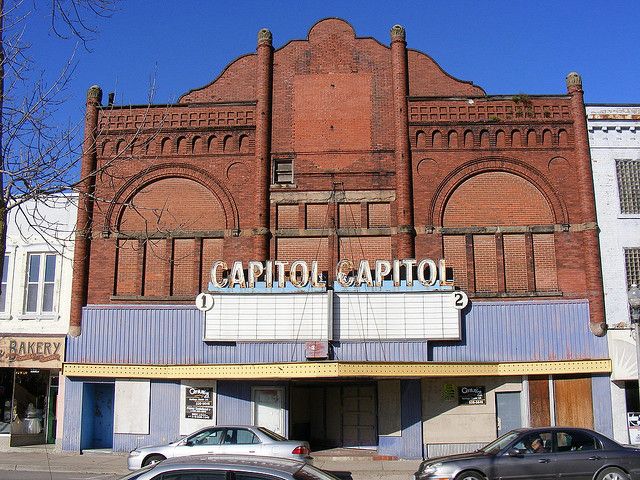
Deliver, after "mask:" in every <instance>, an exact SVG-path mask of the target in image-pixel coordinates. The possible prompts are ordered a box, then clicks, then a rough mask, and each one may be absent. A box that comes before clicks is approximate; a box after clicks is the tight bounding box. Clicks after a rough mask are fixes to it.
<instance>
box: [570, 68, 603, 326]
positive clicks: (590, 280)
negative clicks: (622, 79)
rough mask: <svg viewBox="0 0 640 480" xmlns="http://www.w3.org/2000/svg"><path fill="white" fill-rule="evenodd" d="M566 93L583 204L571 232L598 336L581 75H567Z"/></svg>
mask: <svg viewBox="0 0 640 480" xmlns="http://www.w3.org/2000/svg"><path fill="white" fill-rule="evenodd" d="M567 93H568V94H569V95H570V96H571V114H572V116H573V122H574V123H573V127H574V129H573V131H574V136H575V139H574V141H575V150H576V154H577V158H578V169H577V170H578V175H579V176H580V204H581V208H582V222H581V228H580V230H581V231H579V232H575V233H574V235H580V236H582V240H583V245H584V251H585V256H584V267H585V269H586V279H587V295H588V298H589V310H590V312H591V319H590V320H591V321H590V323H589V327H590V329H591V332H592V333H593V334H594V335H597V336H599V337H600V336H602V335H604V334H605V333H606V323H605V317H604V292H603V287H602V270H601V265H600V243H599V240H598V223H597V217H596V201H595V195H594V191H593V172H592V170H591V154H590V151H589V137H588V133H587V115H586V112H585V108H584V96H583V91H582V79H581V78H580V75H578V74H577V73H575V72H571V73H570V74H569V75H567Z"/></svg>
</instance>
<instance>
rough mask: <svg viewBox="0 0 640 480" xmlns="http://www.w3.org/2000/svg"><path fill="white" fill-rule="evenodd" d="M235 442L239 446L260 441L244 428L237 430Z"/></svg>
mask: <svg viewBox="0 0 640 480" xmlns="http://www.w3.org/2000/svg"><path fill="white" fill-rule="evenodd" d="M236 440H237V443H238V444H239V445H247V444H251V443H260V440H258V437H256V435H255V434H254V433H253V432H252V431H250V430H246V429H244V428H239V429H238V432H237V437H236Z"/></svg>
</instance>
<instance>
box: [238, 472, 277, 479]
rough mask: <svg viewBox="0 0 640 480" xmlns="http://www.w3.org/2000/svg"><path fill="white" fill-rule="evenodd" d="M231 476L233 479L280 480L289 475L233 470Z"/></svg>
mask: <svg viewBox="0 0 640 480" xmlns="http://www.w3.org/2000/svg"><path fill="white" fill-rule="evenodd" d="M233 473H234V475H233V478H235V480H280V479H283V478H289V477H285V476H282V477H272V476H271V475H261V474H259V473H250V472H233Z"/></svg>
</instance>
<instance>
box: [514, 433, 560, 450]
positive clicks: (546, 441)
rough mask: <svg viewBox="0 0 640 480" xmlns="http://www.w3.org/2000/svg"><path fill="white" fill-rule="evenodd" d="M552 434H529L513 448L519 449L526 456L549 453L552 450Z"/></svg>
mask: <svg viewBox="0 0 640 480" xmlns="http://www.w3.org/2000/svg"><path fill="white" fill-rule="evenodd" d="M552 440H553V439H552V435H551V432H544V431H543V432H533V433H527V434H525V435H523V436H522V438H521V439H520V440H518V441H517V442H516V444H515V445H514V446H513V448H516V449H518V450H519V451H520V452H521V453H522V454H524V455H535V454H540V453H549V452H550V451H551V449H552V446H553V443H552Z"/></svg>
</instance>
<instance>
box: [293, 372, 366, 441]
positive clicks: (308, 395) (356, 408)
mask: <svg viewBox="0 0 640 480" xmlns="http://www.w3.org/2000/svg"><path fill="white" fill-rule="evenodd" d="M290 405H291V416H290V424H291V438H295V439H298V440H308V441H309V442H310V443H311V449H312V450H320V449H324V448H336V447H345V448H346V447H349V448H363V449H375V448H376V447H377V445H378V432H377V423H378V417H377V386H376V384H375V383H356V384H354V383H349V384H348V385H345V384H341V383H338V382H336V383H313V384H298V385H293V386H292V387H291V401H290Z"/></svg>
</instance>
